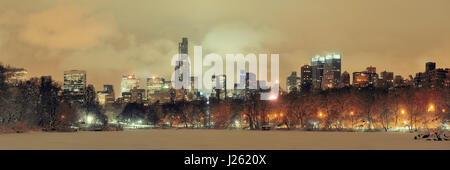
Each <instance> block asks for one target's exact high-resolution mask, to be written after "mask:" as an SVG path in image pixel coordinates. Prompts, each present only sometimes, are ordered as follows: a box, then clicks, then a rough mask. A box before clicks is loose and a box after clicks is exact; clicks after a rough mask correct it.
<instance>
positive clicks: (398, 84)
mask: <svg viewBox="0 0 450 170" xmlns="http://www.w3.org/2000/svg"><path fill="white" fill-rule="evenodd" d="M402 86H406V84H405V82H404V80H403V77H402V76H400V75H396V76H395V78H394V87H402Z"/></svg>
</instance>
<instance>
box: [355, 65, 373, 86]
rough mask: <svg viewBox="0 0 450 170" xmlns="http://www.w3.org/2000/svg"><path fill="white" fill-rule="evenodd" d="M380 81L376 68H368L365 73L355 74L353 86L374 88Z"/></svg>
mask: <svg viewBox="0 0 450 170" xmlns="http://www.w3.org/2000/svg"><path fill="white" fill-rule="evenodd" d="M377 80H378V74H377V73H376V68H375V67H372V66H370V67H367V69H366V70H365V71H362V72H353V86H355V87H374V86H375V83H376V82H377Z"/></svg>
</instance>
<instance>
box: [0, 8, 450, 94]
mask: <svg viewBox="0 0 450 170" xmlns="http://www.w3.org/2000/svg"><path fill="white" fill-rule="evenodd" d="M449 19H450V1H449V0H395V1H393V0H371V1H370V2H369V1H363V0H338V1H337V0H282V1H271V0H246V1H245V2H243V1H241V0H231V1H220V2H219V1H215V0H211V1H209V0H195V1H191V0H190V1H180V0H153V1H150V0H133V1H123V0H98V1H97V0H96V1H92V0H80V1H76V2H74V1H54V0H40V1H35V0H14V1H11V0H0V62H2V63H3V64H10V65H12V66H16V67H24V68H26V69H28V71H29V75H30V76H41V75H51V76H53V77H54V79H55V80H57V81H62V78H63V71H64V70H71V69H82V70H86V71H87V74H88V75H87V77H88V83H90V84H94V85H95V87H96V90H101V89H102V88H103V84H113V85H114V86H115V91H116V93H118V91H119V88H120V80H121V75H122V74H127V73H136V74H138V76H140V77H144V76H145V75H155V74H156V75H162V76H165V77H169V75H170V74H171V73H172V71H173V67H171V66H170V60H171V57H172V56H173V55H174V54H176V53H177V50H178V49H177V47H178V44H177V43H178V42H179V41H181V38H182V37H188V38H189V48H190V49H189V50H190V55H193V54H192V51H193V46H194V45H202V46H203V50H204V51H203V54H207V53H210V52H215V53H218V54H222V55H223V54H226V53H244V54H247V53H256V54H258V53H279V54H280V83H281V85H282V87H283V88H284V86H285V79H286V77H287V76H288V75H289V74H290V72H291V71H297V72H299V70H300V66H301V65H303V64H309V61H310V58H311V57H313V56H315V55H317V54H318V55H322V54H327V53H328V52H337V53H341V54H342V71H345V70H346V71H348V72H350V73H351V72H354V71H362V70H364V69H365V68H366V67H367V66H369V65H372V66H375V67H377V72H380V71H383V70H387V71H393V72H394V74H396V75H397V74H400V75H402V76H404V77H407V76H408V75H409V74H413V75H414V74H415V73H416V72H419V71H424V69H425V62H427V61H435V62H437V67H439V68H441V67H444V68H445V67H449V66H450V20H449ZM224 67H225V66H224Z"/></svg>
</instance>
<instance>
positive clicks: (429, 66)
mask: <svg viewBox="0 0 450 170" xmlns="http://www.w3.org/2000/svg"><path fill="white" fill-rule="evenodd" d="M448 72H449V69H448V68H447V69H443V68H436V63H434V62H427V63H426V64H425V72H419V73H416V76H415V77H414V84H415V86H416V87H431V88H435V87H445V86H446V79H447V73H448Z"/></svg>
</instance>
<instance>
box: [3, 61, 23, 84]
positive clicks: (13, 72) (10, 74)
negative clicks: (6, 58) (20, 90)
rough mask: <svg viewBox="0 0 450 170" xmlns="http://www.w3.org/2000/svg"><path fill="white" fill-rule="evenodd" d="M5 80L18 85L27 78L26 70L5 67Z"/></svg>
mask: <svg viewBox="0 0 450 170" xmlns="http://www.w3.org/2000/svg"><path fill="white" fill-rule="evenodd" d="M5 69H6V70H5V73H4V74H5V77H6V80H5V82H6V83H8V84H12V85H18V84H19V83H20V82H24V81H26V80H27V75H28V72H27V70H25V69H24V68H13V67H9V66H8V67H6V68H5Z"/></svg>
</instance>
